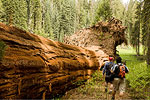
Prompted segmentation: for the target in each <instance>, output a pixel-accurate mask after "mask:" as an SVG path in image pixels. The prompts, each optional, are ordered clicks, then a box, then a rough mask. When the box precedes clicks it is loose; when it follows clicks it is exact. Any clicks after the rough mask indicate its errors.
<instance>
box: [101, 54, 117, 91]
mask: <svg viewBox="0 0 150 100" xmlns="http://www.w3.org/2000/svg"><path fill="white" fill-rule="evenodd" d="M113 66H114V57H109V62H106V64H105V65H104V69H103V77H105V92H107V91H108V90H107V89H108V83H110V84H111V85H110V90H109V92H112V88H113V84H112V81H113V74H112V73H111V68H112V67H113Z"/></svg>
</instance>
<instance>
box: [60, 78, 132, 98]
mask: <svg viewBox="0 0 150 100" xmlns="http://www.w3.org/2000/svg"><path fill="white" fill-rule="evenodd" d="M104 84H105V82H104V79H102V80H97V81H96V82H89V81H88V82H86V83H85V84H84V85H81V86H80V87H78V88H75V89H72V90H70V91H68V92H66V94H65V95H64V96H62V98H61V99H81V100H82V99H85V100H91V99H100V100H104V99H105V100H111V94H109V93H106V92H105V85H104ZM109 86H110V85H109ZM118 94H119V92H117V93H116V99H115V100H121V99H122V100H124V99H125V100H127V99H131V97H130V94H129V93H128V87H127V89H126V92H125V94H124V96H123V97H122V98H120V97H119V95H118Z"/></svg>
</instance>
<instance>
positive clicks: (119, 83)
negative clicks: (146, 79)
mask: <svg viewBox="0 0 150 100" xmlns="http://www.w3.org/2000/svg"><path fill="white" fill-rule="evenodd" d="M116 63H117V64H116V65H115V66H113V67H112V68H111V71H112V72H113V73H114V81H113V93H112V100H114V99H115V94H116V91H117V90H119V92H120V94H119V95H120V96H121V97H122V96H123V94H124V92H125V87H126V84H125V81H126V80H125V73H128V72H129V70H128V68H127V66H126V65H124V64H123V63H122V59H121V57H117V59H116Z"/></svg>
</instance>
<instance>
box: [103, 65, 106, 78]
mask: <svg viewBox="0 0 150 100" xmlns="http://www.w3.org/2000/svg"><path fill="white" fill-rule="evenodd" d="M106 66H107V63H106V64H105V65H104V69H103V76H104V74H105V71H106Z"/></svg>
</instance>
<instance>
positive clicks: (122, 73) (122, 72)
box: [118, 64, 126, 78]
mask: <svg viewBox="0 0 150 100" xmlns="http://www.w3.org/2000/svg"><path fill="white" fill-rule="evenodd" d="M118 66H119V67H118V70H119V74H118V75H119V77H120V78H124V77H125V73H126V72H125V65H124V64H121V65H118Z"/></svg>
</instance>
